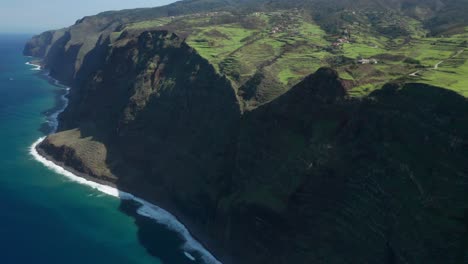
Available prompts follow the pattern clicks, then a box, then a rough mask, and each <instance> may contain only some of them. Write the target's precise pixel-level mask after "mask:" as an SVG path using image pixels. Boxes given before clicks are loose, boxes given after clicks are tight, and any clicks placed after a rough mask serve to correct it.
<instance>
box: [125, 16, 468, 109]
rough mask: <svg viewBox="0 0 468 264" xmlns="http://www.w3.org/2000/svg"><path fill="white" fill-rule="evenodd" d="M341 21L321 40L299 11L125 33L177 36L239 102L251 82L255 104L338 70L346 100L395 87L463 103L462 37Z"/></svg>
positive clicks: (416, 25) (185, 19)
mask: <svg viewBox="0 0 468 264" xmlns="http://www.w3.org/2000/svg"><path fill="white" fill-rule="evenodd" d="M343 16H346V17H347V19H348V20H349V23H348V24H344V25H343V26H342V29H341V32H334V33H327V32H325V31H324V30H323V29H322V28H321V27H320V26H318V25H317V24H316V23H315V22H314V21H313V20H312V19H311V18H310V17H308V16H307V15H305V14H303V13H301V12H300V11H299V10H292V11H284V12H270V13H261V12H260V13H252V14H248V15H245V14H244V15H239V14H237V15H236V14H231V13H228V12H219V13H218V12H214V13H207V14H196V15H189V16H180V17H169V18H162V19H156V20H150V21H143V22H138V23H133V24H129V25H127V26H126V28H125V30H149V29H168V30H171V31H175V32H176V33H178V34H179V35H181V36H184V37H185V38H186V41H187V43H188V44H189V45H191V46H192V47H193V48H194V49H196V50H197V51H198V52H199V54H200V55H201V56H203V57H204V58H206V59H207V60H209V61H210V62H211V63H212V64H213V65H214V67H215V68H216V70H217V71H218V72H219V73H221V74H224V75H226V76H227V77H228V78H229V79H230V80H231V82H232V83H233V85H234V86H235V87H237V88H238V89H239V91H240V94H244V95H245V94H246V93H247V92H245V91H244V90H245V89H247V88H245V87H246V86H249V81H255V80H256V78H257V79H259V81H257V85H258V86H259V87H260V88H259V89H258V91H257V94H255V95H254V97H256V99H255V100H257V101H259V102H260V103H262V102H263V101H268V100H269V98H272V97H274V96H276V95H277V94H280V93H282V92H284V91H285V90H287V89H288V88H289V87H291V86H292V85H294V84H296V83H297V82H299V81H300V80H301V79H302V78H304V77H305V76H307V75H309V74H311V73H313V72H315V71H316V70H317V69H318V68H320V67H322V66H330V67H333V68H335V69H337V70H338V72H339V73H340V76H341V78H343V79H346V80H349V81H350V83H351V84H352V85H351V90H350V94H351V95H352V96H357V97H359V96H363V95H366V94H368V93H370V92H372V91H373V90H375V89H378V88H380V87H381V86H382V85H383V84H385V83H387V82H389V81H396V80H397V81H404V82H421V83H428V84H432V85H436V86H440V87H444V88H447V89H451V90H454V91H456V92H458V93H460V94H462V95H464V96H468V79H467V78H466V77H468V63H467V59H468V51H467V52H465V51H464V50H465V49H466V48H467V40H468V30H466V31H465V33H462V34H458V35H452V36H446V37H426V36H427V35H428V32H427V31H426V30H425V29H424V28H423V26H422V24H421V23H420V22H418V21H417V20H414V19H412V18H408V17H401V16H399V17H396V16H397V15H396V14H393V13H390V14H387V13H384V14H379V13H364V12H363V13H356V12H352V13H351V12H348V13H344V14H343ZM395 21H398V23H397V22H395ZM259 76H260V77H259ZM262 85H263V88H262ZM268 87H274V88H272V89H271V90H269V89H268ZM243 91H244V92H243ZM262 91H263V93H264V94H259V93H262ZM260 97H262V98H260ZM247 99H251V98H250V97H249V98H247Z"/></svg>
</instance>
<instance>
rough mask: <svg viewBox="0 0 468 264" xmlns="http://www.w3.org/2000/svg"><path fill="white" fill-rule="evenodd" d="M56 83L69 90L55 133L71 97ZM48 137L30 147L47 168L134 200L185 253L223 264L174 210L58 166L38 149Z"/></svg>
mask: <svg viewBox="0 0 468 264" xmlns="http://www.w3.org/2000/svg"><path fill="white" fill-rule="evenodd" d="M26 64H28V65H32V66H36V68H34V69H32V70H37V69H38V70H40V69H41V67H40V66H39V65H34V64H31V63H26ZM47 76H48V77H49V78H51V79H53V78H52V77H50V75H48V74H47ZM54 84H55V85H57V86H62V87H63V88H65V89H66V93H65V94H64V95H62V96H61V99H62V101H63V107H62V108H61V109H59V110H58V111H57V112H55V113H53V114H52V115H51V116H50V119H52V120H51V121H52V123H53V125H52V126H53V127H52V128H53V132H55V131H56V130H57V127H58V116H59V115H60V113H62V112H63V111H64V110H65V108H66V107H67V105H68V98H67V95H68V93H69V91H70V88H68V87H65V86H63V85H62V84H61V83H60V82H59V81H57V80H54ZM44 139H45V137H41V138H39V139H38V140H36V142H34V143H33V144H32V145H31V146H30V148H29V152H30V154H31V156H32V157H33V158H34V159H35V160H36V161H39V162H40V163H42V164H43V165H44V166H45V167H47V168H49V169H50V170H52V171H54V172H55V173H58V174H61V175H63V176H65V177H66V178H68V179H69V180H71V181H72V182H76V183H79V184H82V185H86V186H89V187H91V188H93V189H95V190H97V191H100V192H102V193H105V194H107V195H109V196H112V197H116V198H119V199H121V200H133V201H135V202H137V203H139V204H140V207H139V208H138V209H137V213H138V214H139V215H141V216H144V217H148V218H151V219H153V220H155V221H156V222H157V223H159V224H162V225H164V226H166V227H167V228H168V229H170V230H172V231H174V232H177V233H178V234H179V235H180V236H181V237H182V238H183V239H184V244H183V246H182V250H184V252H183V253H184V255H185V256H186V257H187V258H188V259H190V260H192V261H195V260H196V258H195V257H194V256H193V255H192V254H195V253H198V254H196V255H199V256H200V258H201V260H202V261H203V262H204V263H206V264H221V262H220V261H218V260H217V259H216V258H215V257H214V256H213V255H212V254H211V253H210V252H209V251H208V250H206V249H205V248H204V247H203V246H202V245H201V244H200V243H199V242H198V241H197V240H195V239H194V238H193V236H192V235H191V234H190V232H189V230H188V229H187V228H186V227H185V226H184V225H183V224H182V223H181V222H180V221H179V220H177V218H176V217H175V216H173V215H172V214H171V213H169V212H168V211H166V210H164V209H162V208H161V207H158V206H156V205H154V204H152V203H150V202H148V201H146V200H143V199H141V198H139V197H137V196H135V195H133V194H131V193H128V192H123V191H121V190H119V189H117V188H114V187H111V186H108V185H105V184H100V183H97V182H94V181H90V180H87V179H85V178H83V177H80V176H77V175H75V174H73V173H72V172H70V171H68V170H66V169H64V168H63V167H61V166H58V165H57V164H55V163H54V162H52V161H50V160H48V159H46V158H44V157H43V156H41V155H40V154H39V152H38V151H37V146H38V145H39V144H40V143H41V142H42V141H43V140H44Z"/></svg>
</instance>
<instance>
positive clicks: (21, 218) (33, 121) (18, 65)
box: [0, 35, 195, 264]
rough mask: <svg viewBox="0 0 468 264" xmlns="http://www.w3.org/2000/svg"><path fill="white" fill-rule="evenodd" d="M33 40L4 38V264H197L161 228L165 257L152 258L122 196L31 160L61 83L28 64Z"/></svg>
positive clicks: (0, 104) (0, 248)
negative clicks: (25, 53)
mask: <svg viewBox="0 0 468 264" xmlns="http://www.w3.org/2000/svg"><path fill="white" fill-rule="evenodd" d="M28 38H29V36H23V35H15V36H11V35H10V36H7V35H0V138H1V143H0V208H1V215H0V263H4V264H9V263H15V264H17V263H48V264H50V263H162V261H161V260H160V259H162V260H164V263H195V262H192V261H190V260H188V259H187V258H184V257H183V251H182V250H181V249H180V248H179V246H180V245H179V244H177V243H180V241H178V240H177V239H176V238H174V237H172V236H175V234H172V233H170V232H167V230H166V231H165V230H164V229H163V228H162V227H161V226H158V225H156V226H155V227H154V228H153V231H154V232H155V233H154V234H151V236H152V237H153V236H154V237H155V241H154V244H155V245H156V246H160V247H161V248H160V250H159V251H158V250H156V252H161V256H160V258H159V259H158V258H156V257H154V256H152V255H150V254H149V253H148V251H147V249H146V248H145V246H144V245H142V243H141V238H140V237H139V234H138V233H139V230H138V227H137V225H136V224H135V218H133V217H134V216H133V217H132V216H129V215H127V214H125V213H124V212H122V210H120V208H121V206H122V205H121V202H120V201H119V200H118V199H116V198H113V197H109V196H106V195H103V194H101V193H99V192H98V191H95V190H93V189H91V188H89V187H87V186H83V185H79V184H76V183H73V182H70V181H69V180H67V179H66V178H64V177H63V176H61V175H58V174H55V173H53V172H51V171H50V170H48V169H47V168H46V167H44V166H43V165H42V164H40V163H38V162H36V161H35V160H33V159H32V157H31V156H30V154H29V150H28V148H29V146H30V145H31V144H32V143H33V142H34V141H36V140H37V139H38V138H39V137H41V136H44V132H41V129H40V128H41V126H43V124H44V122H45V121H46V116H45V114H44V111H46V110H48V109H51V108H52V107H54V105H55V104H56V97H57V96H56V94H57V92H58V91H60V89H61V88H60V87H57V86H54V85H52V84H51V83H50V82H49V81H48V80H47V78H45V77H44V76H43V75H42V77H41V74H40V73H39V72H37V71H32V70H31V69H32V68H33V67H31V66H28V65H25V63H26V62H27V61H28V58H25V57H23V56H22V55H21V51H22V48H23V45H24V42H25V41H26V40H27V39H28ZM158 232H159V233H160V234H159V235H158ZM140 235H141V234H140ZM174 241H175V242H174ZM146 242H148V241H146ZM150 244H152V243H151V241H150ZM152 250H153V251H152V252H154V251H155V250H154V248H153V249H152ZM158 257H159V256H158Z"/></svg>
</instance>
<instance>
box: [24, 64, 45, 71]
mask: <svg viewBox="0 0 468 264" xmlns="http://www.w3.org/2000/svg"><path fill="white" fill-rule="evenodd" d="M26 65H29V66H34V67H35V68H32V69H31V70H33V71H40V70H41V69H42V67H41V65H38V64H34V63H31V62H26Z"/></svg>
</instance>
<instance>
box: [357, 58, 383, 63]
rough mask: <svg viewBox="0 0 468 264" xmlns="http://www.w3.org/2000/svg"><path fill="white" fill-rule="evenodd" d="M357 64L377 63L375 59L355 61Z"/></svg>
mask: <svg viewBox="0 0 468 264" xmlns="http://www.w3.org/2000/svg"><path fill="white" fill-rule="evenodd" d="M357 62H358V63H359V64H377V63H379V62H378V61H377V60H376V59H364V58H363V59H359V60H358V61H357Z"/></svg>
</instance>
